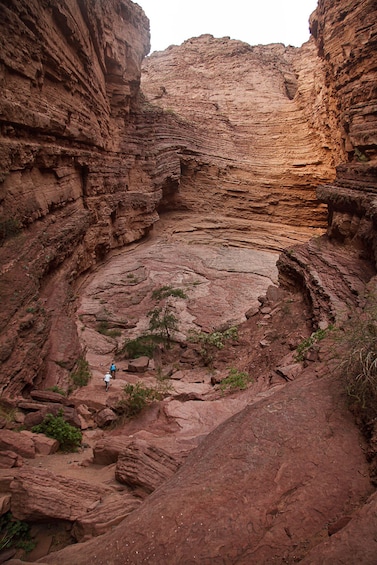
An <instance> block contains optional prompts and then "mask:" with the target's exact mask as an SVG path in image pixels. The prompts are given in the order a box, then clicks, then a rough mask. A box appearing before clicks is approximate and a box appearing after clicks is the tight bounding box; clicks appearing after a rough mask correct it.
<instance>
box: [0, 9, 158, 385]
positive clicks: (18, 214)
mask: <svg viewBox="0 0 377 565" xmlns="http://www.w3.org/2000/svg"><path fill="white" fill-rule="evenodd" d="M0 22H1V24H0V25H1V37H2V43H1V46H0V62H1V68H2V90H1V93H2V95H1V100H0V115H1V137H0V144H1V152H0V153H1V154H0V168H1V177H0V184H1V193H2V207H1V211H0V216H1V217H0V221H1V222H2V225H6V224H4V222H7V221H10V222H11V224H10V227H9V230H11V229H12V228H14V229H15V230H16V231H17V230H19V229H20V230H21V233H20V237H19V238H14V239H13V240H9V241H7V242H6V245H5V246H3V247H2V248H1V250H0V264H1V273H2V304H3V308H2V311H1V314H0V318H1V319H0V327H1V336H0V351H1V353H0V354H1V357H2V361H3V362H4V363H5V364H4V365H3V370H2V375H1V379H2V382H1V387H2V390H3V389H6V390H7V394H9V395H13V394H18V393H19V392H22V391H23V390H24V389H27V390H30V388H39V387H40V386H41V385H42V386H41V388H47V387H49V386H52V385H56V384H58V385H60V386H61V387H62V388H67V387H66V384H67V379H68V376H69V372H70V371H71V370H72V369H73V368H74V366H75V364H76V362H77V359H78V358H79V356H80V353H81V352H80V348H79V343H78V339H77V329H76V326H75V324H74V323H73V321H72V319H71V312H70V301H71V300H72V296H73V292H72V288H71V283H72V281H74V280H75V279H76V278H77V276H79V274H80V273H82V272H84V271H86V270H87V269H88V268H90V267H91V266H93V265H95V264H96V263H97V262H98V261H101V260H102V259H103V257H104V256H105V255H106V253H107V252H108V251H109V250H110V249H112V248H114V247H119V246H123V245H125V244H127V243H129V242H130V241H134V240H137V239H139V238H140V237H142V236H143V235H145V234H146V233H147V232H148V230H149V229H150V226H151V225H153V223H154V222H155V221H156V219H157V217H158V216H157V212H156V205H157V203H158V201H159V199H160V191H159V189H158V187H156V186H155V185H154V184H153V183H152V182H151V181H150V179H149V176H148V174H147V173H146V172H144V171H143V168H144V164H143V162H142V161H143V159H141V160H140V159H139V157H140V155H141V154H142V153H144V150H143V149H142V146H143V144H144V140H141V139H140V138H139V134H138V133H137V132H136V131H135V129H136V128H137V126H136V122H137V117H136V116H135V106H136V97H137V93H138V87H139V82H140V72H141V60H142V58H143V56H144V55H145V54H146V53H147V52H148V49H149V29H148V28H149V24H148V20H147V18H146V17H145V15H144V13H143V11H142V10H141V8H140V7H139V6H138V5H137V4H136V3H133V2H131V1H129V0H110V1H109V2H98V3H95V4H93V3H92V2H90V1H88V0H84V1H83V2H81V1H80V2H77V1H76V0H74V1H71V0H67V1H66V0H63V1H60V0H56V1H55V0H54V1H53V2H52V3H50V4H49V7H48V9H47V8H46V7H45V6H44V5H42V4H41V3H40V2H38V1H37V0H32V1H31V2H29V1H28V0H21V1H19V2H12V3H1V6H0ZM148 127H149V126H148V125H147V127H146V131H145V134H146V135H148V133H147V130H148ZM12 222H13V223H12ZM1 237H2V239H3V237H4V235H3V232H2V236H1ZM62 265H63V268H62V269H61V270H60V272H59V273H58V272H57V269H58V267H59V266H62ZM47 275H48V277H47ZM45 277H46V279H45ZM47 278H48V281H47V283H46V284H45V283H44V282H42V281H44V280H47ZM42 287H43V292H42V293H40V289H41V288H42ZM5 305H7V306H6V307H5ZM26 308H28V312H27V313H26Z"/></svg>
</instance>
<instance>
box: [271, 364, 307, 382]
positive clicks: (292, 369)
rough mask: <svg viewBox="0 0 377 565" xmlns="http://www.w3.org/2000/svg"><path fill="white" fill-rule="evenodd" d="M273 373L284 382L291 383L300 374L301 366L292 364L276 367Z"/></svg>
mask: <svg viewBox="0 0 377 565" xmlns="http://www.w3.org/2000/svg"><path fill="white" fill-rule="evenodd" d="M275 371H276V372H277V374H278V375H280V376H281V377H283V379H285V380H286V381H293V380H294V379H295V378H297V377H298V376H299V375H300V373H301V372H302V364H301V363H293V364H291V365H284V366H280V367H276V369H275Z"/></svg>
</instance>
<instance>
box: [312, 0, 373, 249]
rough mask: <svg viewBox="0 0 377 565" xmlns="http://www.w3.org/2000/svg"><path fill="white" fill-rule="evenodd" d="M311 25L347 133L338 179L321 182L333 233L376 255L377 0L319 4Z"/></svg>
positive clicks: (336, 111)
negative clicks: (376, 47) (328, 182)
mask: <svg viewBox="0 0 377 565" xmlns="http://www.w3.org/2000/svg"><path fill="white" fill-rule="evenodd" d="M311 31H312V34H313V35H314V37H315V39H316V43H317V47H318V53H319V55H320V56H321V57H322V58H323V59H324V61H325V73H326V74H325V84H326V86H327V87H328V88H329V89H331V90H332V106H333V112H334V114H335V115H336V118H337V121H338V123H339V130H340V132H341V136H342V140H341V141H342V150H343V153H344V154H345V157H346V158H345V159H343V162H342V163H341V165H340V166H339V167H338V168H337V176H336V182H335V184H330V185H327V186H324V187H320V188H319V190H318V196H319V198H320V199H321V200H322V201H323V202H326V204H328V207H329V212H330V222H329V228H328V234H329V236H330V237H332V238H336V239H339V240H340V241H352V242H354V243H356V244H358V245H359V246H360V245H363V246H366V247H367V249H368V252H369V255H370V256H371V257H372V258H374V259H375V258H376V256H377V255H376V242H375V235H374V227H373V222H374V221H375V214H376V210H375V193H376V182H377V134H376V132H377V117H376V104H377V90H376V80H375V77H376V51H375V36H376V32H377V21H376V3H375V2H374V1H373V0H369V1H366V2H350V1H344V2H342V6H341V9H339V7H338V6H335V5H334V4H333V3H332V2H330V1H328V0H322V1H320V2H319V4H318V8H317V10H316V12H314V14H313V15H312V18H311Z"/></svg>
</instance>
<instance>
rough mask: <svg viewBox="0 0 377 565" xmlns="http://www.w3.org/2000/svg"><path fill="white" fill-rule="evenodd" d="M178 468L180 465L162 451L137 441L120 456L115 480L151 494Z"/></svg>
mask: <svg viewBox="0 0 377 565" xmlns="http://www.w3.org/2000/svg"><path fill="white" fill-rule="evenodd" d="M178 467H179V463H178V462H177V461H176V460H175V459H174V458H173V457H172V456H171V455H169V454H168V453H166V452H165V451H163V450H162V449H159V448H158V447H154V446H151V445H148V444H147V443H146V442H145V441H143V440H136V441H133V442H132V443H131V444H130V445H129V446H128V447H126V448H125V449H124V451H123V452H122V453H121V454H120V455H119V458H118V461H117V464H116V468H115V478H116V480H117V481H119V482H120V483H123V484H125V485H128V486H129V487H131V488H133V489H135V488H140V489H141V490H142V491H144V492H146V493H148V494H149V493H151V492H153V491H154V490H155V489H156V488H157V487H158V486H160V485H161V484H162V483H163V482H164V481H166V480H167V479H168V478H169V477H171V476H172V475H174V473H175V472H176V471H177V469H178Z"/></svg>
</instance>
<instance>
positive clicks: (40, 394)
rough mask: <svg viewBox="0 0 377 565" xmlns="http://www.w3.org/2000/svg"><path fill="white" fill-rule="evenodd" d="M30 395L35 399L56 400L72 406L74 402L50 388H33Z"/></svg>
mask: <svg viewBox="0 0 377 565" xmlns="http://www.w3.org/2000/svg"><path fill="white" fill-rule="evenodd" d="M30 396H31V397H32V399H33V400H36V401H39V402H48V403H50V402H56V403H58V404H64V406H72V403H71V402H70V401H69V400H68V398H66V397H65V396H63V395H62V394H59V393H58V392H52V391H50V390H32V391H31V392H30Z"/></svg>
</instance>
